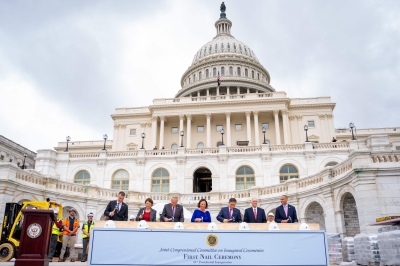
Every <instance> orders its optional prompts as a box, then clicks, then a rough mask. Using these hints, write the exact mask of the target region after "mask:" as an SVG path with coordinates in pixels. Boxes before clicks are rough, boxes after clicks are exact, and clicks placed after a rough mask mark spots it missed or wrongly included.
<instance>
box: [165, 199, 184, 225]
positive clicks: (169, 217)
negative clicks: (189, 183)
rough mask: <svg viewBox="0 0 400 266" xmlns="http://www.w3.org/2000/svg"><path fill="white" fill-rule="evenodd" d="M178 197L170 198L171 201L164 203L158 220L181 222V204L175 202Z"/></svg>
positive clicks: (182, 218) (182, 217) (182, 219)
mask: <svg viewBox="0 0 400 266" xmlns="http://www.w3.org/2000/svg"><path fill="white" fill-rule="evenodd" d="M177 203H178V197H176V196H174V197H172V198H171V203H168V204H165V205H164V209H163V211H162V213H161V217H160V222H183V221H184V220H185V218H184V216H183V206H182V205H179V204H177Z"/></svg>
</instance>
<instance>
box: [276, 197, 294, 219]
mask: <svg viewBox="0 0 400 266" xmlns="http://www.w3.org/2000/svg"><path fill="white" fill-rule="evenodd" d="M287 202H288V197H287V196H286V195H282V196H281V204H282V205H281V206H279V207H278V208H276V211H275V222H277V223H297V222H298V220H297V214H296V208H295V207H294V206H292V205H290V204H288V203H287Z"/></svg>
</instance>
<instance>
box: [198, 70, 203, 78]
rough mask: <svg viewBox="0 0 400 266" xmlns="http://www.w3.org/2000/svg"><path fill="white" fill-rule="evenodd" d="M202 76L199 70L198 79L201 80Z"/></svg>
mask: <svg viewBox="0 0 400 266" xmlns="http://www.w3.org/2000/svg"><path fill="white" fill-rule="evenodd" d="M202 78H203V73H202V72H201V71H200V72H199V80H201V79H202Z"/></svg>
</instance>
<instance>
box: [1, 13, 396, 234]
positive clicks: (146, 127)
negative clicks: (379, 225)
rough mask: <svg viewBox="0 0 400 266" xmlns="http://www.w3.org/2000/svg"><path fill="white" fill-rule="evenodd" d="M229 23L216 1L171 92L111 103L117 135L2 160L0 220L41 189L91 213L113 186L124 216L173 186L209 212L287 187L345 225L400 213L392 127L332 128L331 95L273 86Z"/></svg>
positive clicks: (334, 223) (305, 215) (268, 198)
mask: <svg viewBox="0 0 400 266" xmlns="http://www.w3.org/2000/svg"><path fill="white" fill-rule="evenodd" d="M232 25H233V24H232V22H231V21H230V20H229V19H228V18H227V17H226V14H225V8H221V14H220V18H219V19H218V20H217V21H216V22H215V28H216V36H215V37H214V38H213V39H212V40H211V41H209V42H207V43H206V44H204V45H203V46H202V47H200V48H199V49H198V50H197V51H196V53H195V55H194V57H193V61H192V64H191V65H190V66H189V68H188V69H187V70H186V72H185V73H183V75H182V78H181V89H180V90H179V91H178V92H177V93H176V95H175V97H174V98H168V99H154V100H153V104H152V105H149V106H145V107H132V108H117V109H116V110H115V113H114V114H112V115H111V117H112V119H113V120H114V133H113V140H88V141H75V140H74V139H71V140H70V141H69V142H68V143H67V142H59V143H58V146H57V147H55V149H42V150H38V151H37V157H36V159H35V169H25V170H21V169H20V168H19V167H17V165H16V164H14V163H12V162H7V161H3V162H0V187H1V191H2V193H1V195H0V209H1V211H0V213H1V215H0V219H3V213H4V207H5V203H6V202H23V201H36V200H44V199H46V198H47V197H49V198H51V199H52V201H57V202H59V203H62V204H63V206H64V208H65V209H64V214H65V216H67V213H68V212H67V210H68V209H70V208H72V207H74V208H76V209H77V210H78V217H79V218H80V219H81V220H84V219H86V215H87V214H88V213H89V212H93V213H94V214H95V217H94V218H95V220H99V219H103V218H104V217H103V212H104V210H105V207H106V205H107V203H108V202H109V201H110V200H113V199H115V198H116V196H117V193H118V192H119V191H120V190H123V191H125V192H127V197H126V199H125V202H126V203H127V204H128V205H129V214H130V215H131V214H134V215H135V216H136V213H137V211H138V209H139V208H140V207H141V206H144V200H145V199H146V198H148V197H151V198H152V199H153V200H154V202H155V204H161V203H166V202H169V199H170V197H171V196H178V197H179V202H180V203H181V204H182V205H183V206H184V207H185V208H186V209H187V210H188V211H189V212H193V210H194V209H196V208H197V203H198V201H199V200H200V199H202V198H205V199H207V201H208V202H209V207H210V209H209V210H210V212H211V214H212V219H213V220H214V221H216V219H215V217H216V215H217V213H218V211H219V209H220V208H221V207H223V206H226V205H227V202H228V199H229V198H231V197H234V198H236V199H237V201H238V204H237V207H238V208H239V209H240V210H241V211H242V213H243V212H244V209H245V208H248V207H249V206H250V200H251V198H252V197H257V198H258V199H259V205H260V207H262V208H264V209H265V211H266V212H269V211H274V209H275V208H276V207H277V206H279V205H280V203H279V197H280V196H281V195H282V194H286V195H288V196H289V203H290V204H292V205H294V206H295V207H296V209H297V213H298V217H299V220H301V222H308V223H319V224H320V226H321V228H322V229H326V230H327V232H329V233H335V232H336V233H341V234H342V235H343V236H354V235H355V234H357V233H359V232H365V233H369V232H375V230H376V228H373V227H368V226H367V224H368V223H371V222H374V221H375V218H376V217H381V216H388V215H398V214H399V213H400V193H399V192H400V127H391V128H369V129H357V131H356V128H354V127H353V128H343V129H335V126H334V119H333V118H334V117H333V110H334V108H335V103H333V102H332V101H331V99H330V97H326V96H323V97H317V98H289V97H288V96H287V94H286V93H285V92H284V91H279V88H274V87H272V86H271V84H270V83H271V77H270V74H269V73H268V71H267V70H266V69H265V68H264V67H263V65H262V64H261V63H260V62H259V60H258V59H257V56H256V54H255V52H254V51H253V50H252V49H251V48H250V47H249V46H247V45H246V44H245V43H243V42H241V41H239V40H237V39H236V38H234V37H233V35H232ZM218 75H220V82H221V84H220V86H218V84H217V77H218ZM280 89H284V88H280ZM349 122H351V121H349ZM305 126H306V127H305ZM305 129H307V131H306V130H305ZM306 134H307V135H306ZM333 137H335V138H336V139H337V142H331V141H332V138H333ZM104 143H105V144H104ZM67 144H68V150H67V151H66V146H67ZM103 148H105V149H103ZM186 218H189V219H190V218H191V217H186Z"/></svg>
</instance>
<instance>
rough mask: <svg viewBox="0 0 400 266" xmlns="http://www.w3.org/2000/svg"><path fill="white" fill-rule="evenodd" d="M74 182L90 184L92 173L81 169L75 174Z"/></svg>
mask: <svg viewBox="0 0 400 266" xmlns="http://www.w3.org/2000/svg"><path fill="white" fill-rule="evenodd" d="M74 183H77V184H82V185H88V184H90V174H89V172H88V171H79V172H78V173H77V174H76V175H75V180H74Z"/></svg>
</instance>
